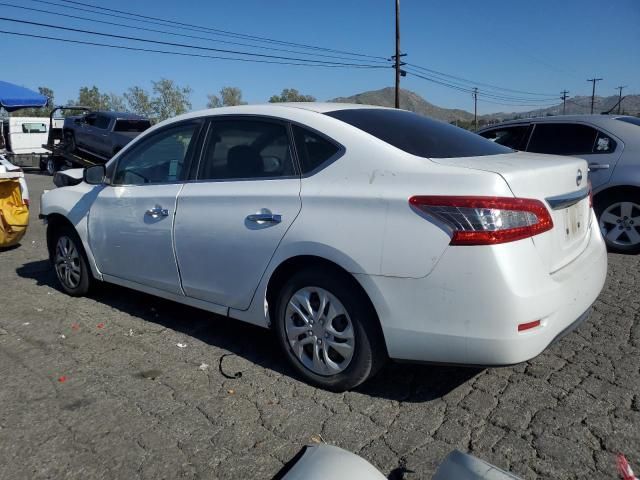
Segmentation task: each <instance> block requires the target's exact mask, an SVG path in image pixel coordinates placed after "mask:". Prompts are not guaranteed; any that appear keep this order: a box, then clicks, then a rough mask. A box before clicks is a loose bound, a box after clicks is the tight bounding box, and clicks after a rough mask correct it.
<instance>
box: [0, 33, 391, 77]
mask: <svg viewBox="0 0 640 480" xmlns="http://www.w3.org/2000/svg"><path fill="white" fill-rule="evenodd" d="M0 34H5V35H14V36H19V37H29V38H38V39H42V40H54V41H57V42H64V43H74V44H78V45H89V46H94V47H105V48H115V49H119V50H130V51H136V52H147V53H160V54H166V55H177V56H181V57H197V58H209V59H215V60H230V61H234V62H250V63H269V64H274V65H294V66H302V67H327V68H332V67H333V68H381V67H378V66H374V65H351V66H349V65H343V64H334V65H328V64H325V63H322V64H314V63H309V62H307V63H295V62H278V61H275V60H258V59H255V58H234V57H222V56H219V55H204V54H198V53H187V52H173V51H169V50H157V49H152V48H141V47H127V46H125V45H113V44H108V43H98V42H88V41H83V40H72V39H70V38H60V37H51V36H48V35H36V34H31V33H23V32H10V31H8V30H0ZM384 68H387V67H384Z"/></svg>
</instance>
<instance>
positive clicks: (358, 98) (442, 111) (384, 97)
mask: <svg viewBox="0 0 640 480" xmlns="http://www.w3.org/2000/svg"><path fill="white" fill-rule="evenodd" d="M329 101H330V102H339V103H362V104H366V105H379V106H381V107H393V106H394V103H395V94H394V89H393V87H387V88H382V89H380V90H372V91H370V92H363V93H358V94H356V95H352V96H350V97H339V98H334V99H333V100H329ZM400 108H404V109H405V110H410V111H412V112H416V113H420V114H422V115H426V116H428V117H432V118H437V119H439V120H444V121H447V122H452V121H454V120H467V121H469V120H473V113H469V112H466V111H464V110H458V109H449V108H441V107H438V106H436V105H433V104H432V103H429V102H427V101H426V100H425V99H424V98H422V97H421V96H420V95H418V94H417V93H414V92H412V91H410V90H404V89H401V90H400Z"/></svg>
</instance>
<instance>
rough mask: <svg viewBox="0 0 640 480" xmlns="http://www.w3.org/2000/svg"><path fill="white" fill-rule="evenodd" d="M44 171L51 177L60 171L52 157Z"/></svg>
mask: <svg viewBox="0 0 640 480" xmlns="http://www.w3.org/2000/svg"><path fill="white" fill-rule="evenodd" d="M44 169H45V171H46V172H47V174H48V175H50V176H53V175H54V174H55V173H56V172H57V171H58V170H59V168H58V164H57V162H56V161H55V159H54V158H53V157H51V156H50V157H49V158H47V161H46V163H45V168H44Z"/></svg>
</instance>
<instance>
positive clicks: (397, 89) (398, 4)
mask: <svg viewBox="0 0 640 480" xmlns="http://www.w3.org/2000/svg"><path fill="white" fill-rule="evenodd" d="M394 58H395V61H396V65H395V68H396V108H400V0H396V54H395V57H394Z"/></svg>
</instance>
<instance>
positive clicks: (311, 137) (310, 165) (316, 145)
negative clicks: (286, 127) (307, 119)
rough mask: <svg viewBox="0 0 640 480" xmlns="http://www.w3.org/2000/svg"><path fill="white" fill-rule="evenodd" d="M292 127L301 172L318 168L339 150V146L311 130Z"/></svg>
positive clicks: (304, 172) (296, 126)
mask: <svg viewBox="0 0 640 480" xmlns="http://www.w3.org/2000/svg"><path fill="white" fill-rule="evenodd" d="M292 128H293V137H294V139H295V142H296V151H297V152H298V157H299V159H300V163H301V166H302V173H303V174H307V173H309V172H312V171H313V170H315V169H317V168H319V167H320V166H321V165H322V164H323V163H325V162H327V161H328V160H330V159H331V158H332V157H333V156H334V155H336V154H337V153H338V152H339V151H340V150H341V147H339V146H338V145H336V144H334V143H333V142H331V141H329V140H327V139H326V138H324V137H321V136H320V135H318V134H317V133H314V132H312V131H311V130H307V129H306V128H302V127H300V126H298V125H292Z"/></svg>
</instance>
